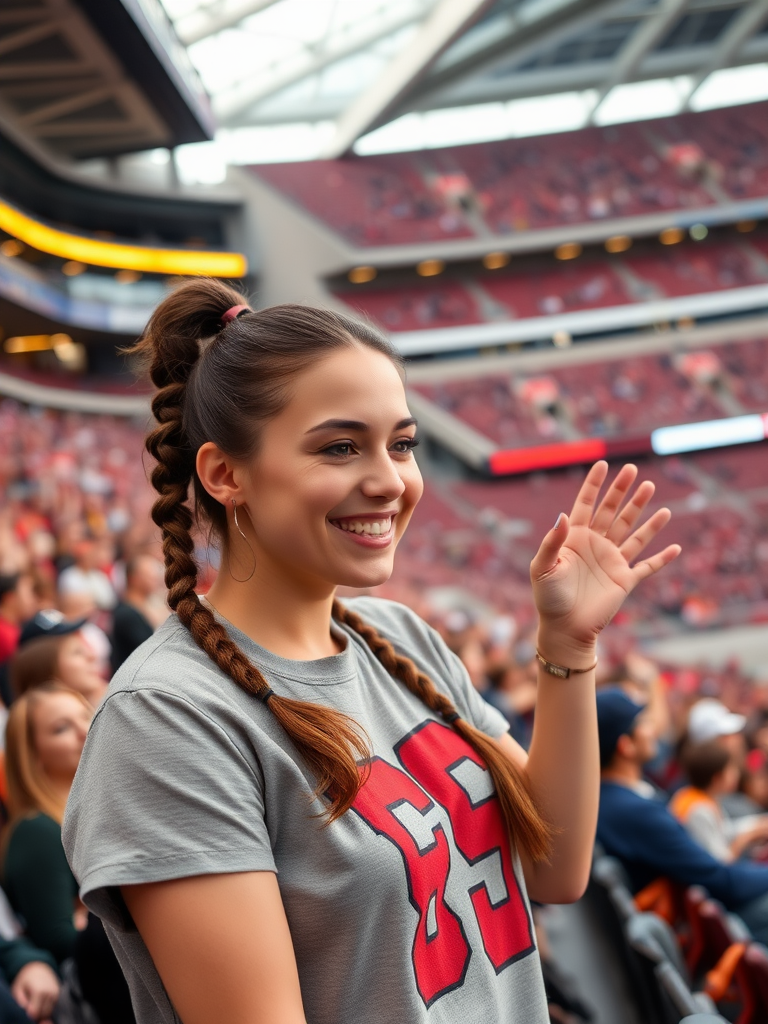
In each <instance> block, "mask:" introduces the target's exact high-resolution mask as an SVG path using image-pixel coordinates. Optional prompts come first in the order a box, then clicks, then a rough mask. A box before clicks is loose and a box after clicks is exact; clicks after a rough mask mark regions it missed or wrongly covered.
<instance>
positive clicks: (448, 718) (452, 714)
mask: <svg viewBox="0 0 768 1024" xmlns="http://www.w3.org/2000/svg"><path fill="white" fill-rule="evenodd" d="M459 718H461V715H460V714H459V712H458V711H449V712H448V714H447V715H443V721H444V722H447V723H448V725H453V723H454V722H456V721H458V719H459Z"/></svg>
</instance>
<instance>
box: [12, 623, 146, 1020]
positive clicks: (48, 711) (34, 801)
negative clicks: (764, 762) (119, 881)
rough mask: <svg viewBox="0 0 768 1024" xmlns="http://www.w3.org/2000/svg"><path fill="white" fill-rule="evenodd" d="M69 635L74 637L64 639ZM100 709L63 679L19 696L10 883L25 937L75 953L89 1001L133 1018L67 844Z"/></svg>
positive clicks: (66, 954) (102, 1013)
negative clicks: (66, 820)
mask: <svg viewBox="0 0 768 1024" xmlns="http://www.w3.org/2000/svg"><path fill="white" fill-rule="evenodd" d="M64 639H68V638H66V637H65V638H64ZM92 716H93V708H92V707H91V705H90V704H89V703H88V701H87V700H86V699H85V698H84V697H83V696H82V694H80V693H75V692H74V691H72V690H68V689H67V688H66V687H64V686H61V685H59V684H56V683H49V684H46V685H43V686H38V687H36V688H35V689H31V690H28V691H27V692H26V693H24V694H23V695H22V696H21V697H19V698H18V700H16V701H14V703H13V705H12V706H11V710H10V713H9V716H8V723H7V726H6V770H7V775H8V791H9V800H10V811H11V820H10V822H9V824H8V828H7V832H6V835H5V838H4V857H3V865H2V877H3V887H4V889H5V892H6V894H7V896H8V899H9V900H10V903H11V906H12V907H13V909H14V910H15V912H16V914H17V915H18V916H19V918H20V920H21V921H22V922H23V923H24V926H25V931H26V935H27V936H28V938H29V939H31V940H32V941H33V942H34V943H35V945H37V946H39V947H40V948H41V949H44V950H47V951H48V952H49V953H51V954H52V955H53V957H54V958H55V959H56V961H57V963H59V964H61V963H62V962H63V961H64V960H66V959H68V958H70V957H71V958H73V959H74V961H75V963H76V964H77V969H78V973H79V981H80V985H81V987H82V991H83V994H84V996H85V998H86V1000H87V1001H88V1002H89V1003H90V1004H91V1005H92V1006H93V1007H94V1008H95V1009H96V1011H97V1012H98V1015H99V1018H100V1019H101V1020H103V1021H104V1022H105V1024H107V1022H109V1024H131V1022H132V1021H133V1015H132V1012H131V1008H130V999H129V995H128V991H127V988H126V985H125V981H124V979H123V977H122V974H121V972H120V969H119V966H118V964H117V961H116V960H115V956H114V953H113V952H112V949H111V948H110V946H109V942H108V940H107V939H106V936H105V934H104V930H103V928H102V927H101V924H100V923H99V920H98V918H95V917H93V915H89V914H88V913H87V911H86V910H85V908H84V907H83V905H82V903H81V902H80V900H79V899H78V896H77V883H76V881H75V879H74V876H73V875H72V872H71V871H70V868H69V865H68V864H67V859H66V856H65V854H64V848H63V846H62V845H61V820H62V817H63V815H64V807H65V805H66V802H67V797H68V796H69V790H70V788H71V786H72V780H73V778H74V777H75V772H76V770H77V766H78V763H79V761H80V755H81V754H82V750H83V744H84V743H85V737H86V735H87V732H88V726H89V725H90V722H91V718H92Z"/></svg>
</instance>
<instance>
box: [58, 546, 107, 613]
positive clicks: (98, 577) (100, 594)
mask: <svg viewBox="0 0 768 1024" xmlns="http://www.w3.org/2000/svg"><path fill="white" fill-rule="evenodd" d="M104 555H105V548H104V545H103V544H99V543H97V542H96V541H93V540H82V541H80V543H79V544H77V545H76V546H75V564H74V565H70V566H69V568H68V569H65V570H64V571H63V572H62V573H61V575H60V576H59V594H60V595H61V596H62V597H67V596H69V595H71V594H86V595H88V596H89V597H90V598H91V599H92V601H93V603H94V605H95V606H96V607H97V608H99V609H101V610H102V611H109V610H111V609H112V608H114V606H115V604H116V603H117V595H116V594H115V588H114V587H113V586H112V581H111V580H110V578H109V576H108V575H107V574H106V572H104V569H103V565H104Z"/></svg>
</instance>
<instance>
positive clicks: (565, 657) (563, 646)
mask: <svg viewBox="0 0 768 1024" xmlns="http://www.w3.org/2000/svg"><path fill="white" fill-rule="evenodd" d="M536 649H537V651H538V653H539V655H540V656H541V657H542V658H543V659H544V661H548V662H550V663H551V664H553V665H560V666H562V667H563V668H569V669H571V671H574V672H584V671H589V669H591V668H593V667H594V665H595V662H596V661H597V644H596V642H594V641H593V642H592V643H580V642H578V641H575V640H572V639H570V638H568V637H564V636H562V634H558V633H554V632H549V631H548V630H545V629H541V628H540V629H539V633H538V637H537V640H536Z"/></svg>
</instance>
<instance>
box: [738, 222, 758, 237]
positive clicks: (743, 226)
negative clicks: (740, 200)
mask: <svg viewBox="0 0 768 1024" xmlns="http://www.w3.org/2000/svg"><path fill="white" fill-rule="evenodd" d="M756 227H757V221H756V220H740V221H739V222H738V223H737V225H736V230H737V231H740V232H741V233H742V235H746V234H748V233H749V232H750V231H754V230H755V228H756Z"/></svg>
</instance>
